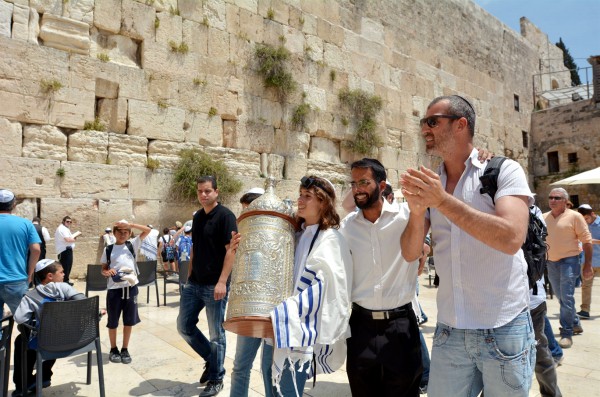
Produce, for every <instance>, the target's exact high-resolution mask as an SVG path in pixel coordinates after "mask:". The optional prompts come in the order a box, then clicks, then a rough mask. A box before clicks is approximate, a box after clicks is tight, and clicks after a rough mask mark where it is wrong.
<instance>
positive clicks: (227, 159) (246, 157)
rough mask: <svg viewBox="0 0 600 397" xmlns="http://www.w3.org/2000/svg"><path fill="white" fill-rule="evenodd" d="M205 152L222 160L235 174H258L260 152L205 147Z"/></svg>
mask: <svg viewBox="0 0 600 397" xmlns="http://www.w3.org/2000/svg"><path fill="white" fill-rule="evenodd" d="M204 150H205V152H206V153H208V154H209V155H210V156H212V157H213V158H214V159H216V160H219V161H222V162H223V163H224V164H225V166H226V167H227V169H229V171H231V172H232V173H233V174H234V175H235V176H237V177H240V176H244V177H246V176H248V177H254V178H256V177H258V176H260V154H259V153H257V152H254V151H251V150H240V149H226V148H215V147H206V148H204Z"/></svg>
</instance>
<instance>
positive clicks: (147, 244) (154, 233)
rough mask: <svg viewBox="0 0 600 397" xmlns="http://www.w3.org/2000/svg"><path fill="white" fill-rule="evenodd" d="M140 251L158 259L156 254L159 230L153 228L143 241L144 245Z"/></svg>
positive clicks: (146, 255) (150, 257)
mask: <svg viewBox="0 0 600 397" xmlns="http://www.w3.org/2000/svg"><path fill="white" fill-rule="evenodd" d="M140 252H141V253H142V254H143V255H144V256H145V257H146V258H148V259H149V260H151V261H154V260H156V254H157V252H158V230H156V229H152V230H150V233H148V235H147V236H146V238H145V239H144V241H142V247H141V248H140Z"/></svg>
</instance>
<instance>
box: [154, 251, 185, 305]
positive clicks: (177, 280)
mask: <svg viewBox="0 0 600 397" xmlns="http://www.w3.org/2000/svg"><path fill="white" fill-rule="evenodd" d="M189 269H190V261H181V262H179V272H173V271H170V270H162V271H160V272H159V273H160V274H162V276H163V280H164V283H163V288H164V290H163V306H167V284H178V285H179V294H180V295H181V288H182V287H183V286H184V285H185V283H187V279H188V272H189ZM173 276H177V277H173Z"/></svg>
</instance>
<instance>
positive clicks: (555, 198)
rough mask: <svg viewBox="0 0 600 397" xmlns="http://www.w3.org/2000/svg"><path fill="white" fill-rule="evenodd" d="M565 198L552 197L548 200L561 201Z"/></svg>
mask: <svg viewBox="0 0 600 397" xmlns="http://www.w3.org/2000/svg"><path fill="white" fill-rule="evenodd" d="M563 198H564V197H560V196H550V197H548V200H554V201H560V200H562V199H563Z"/></svg>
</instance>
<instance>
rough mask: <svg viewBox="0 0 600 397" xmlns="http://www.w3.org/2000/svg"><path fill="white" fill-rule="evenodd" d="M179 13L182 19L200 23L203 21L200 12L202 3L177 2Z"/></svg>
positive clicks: (201, 11) (195, 0)
mask: <svg viewBox="0 0 600 397" xmlns="http://www.w3.org/2000/svg"><path fill="white" fill-rule="evenodd" d="M177 4H178V6H179V13H180V14H181V17H182V18H184V19H189V20H191V21H194V22H202V21H203V20H204V12H203V10H202V2H201V1H197V0H179V1H178V2H177Z"/></svg>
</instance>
